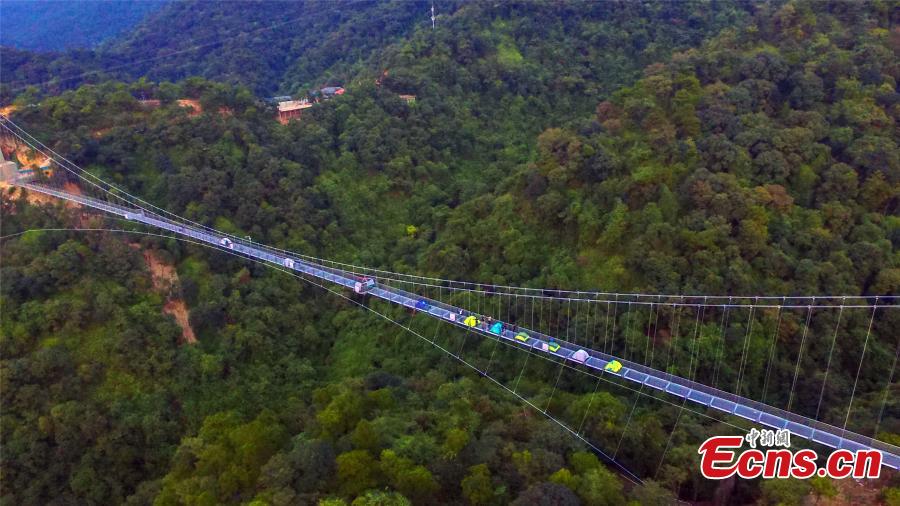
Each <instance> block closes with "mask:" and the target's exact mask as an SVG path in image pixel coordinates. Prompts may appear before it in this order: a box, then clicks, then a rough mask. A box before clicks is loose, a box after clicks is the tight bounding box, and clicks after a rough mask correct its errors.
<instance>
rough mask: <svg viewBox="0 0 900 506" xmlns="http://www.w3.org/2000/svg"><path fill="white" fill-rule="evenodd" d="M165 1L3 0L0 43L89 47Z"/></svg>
mask: <svg viewBox="0 0 900 506" xmlns="http://www.w3.org/2000/svg"><path fill="white" fill-rule="evenodd" d="M165 3H166V0H117V1H115V2H107V1H101V0H81V1H78V2H54V1H34V0H27V1H23V0H4V1H3V2H2V3H0V45H3V46H12V47H16V48H19V49H27V50H34V51H63V50H66V49H74V48H92V47H94V46H96V45H97V44H100V43H101V42H104V41H106V40H108V39H110V38H113V37H116V36H117V35H119V34H121V33H122V32H124V31H126V30H128V29H130V28H132V27H134V26H135V25H136V24H138V23H139V22H140V21H141V20H142V19H144V18H145V17H146V16H147V15H148V14H149V13H151V12H154V11H156V10H158V9H160V8H162V7H163V5H164V4H165Z"/></svg>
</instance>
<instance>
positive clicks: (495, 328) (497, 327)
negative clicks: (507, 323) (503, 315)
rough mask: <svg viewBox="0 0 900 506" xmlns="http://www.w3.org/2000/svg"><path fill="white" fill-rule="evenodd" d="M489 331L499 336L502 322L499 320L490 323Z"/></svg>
mask: <svg viewBox="0 0 900 506" xmlns="http://www.w3.org/2000/svg"><path fill="white" fill-rule="evenodd" d="M491 332H492V333H494V334H497V335H498V336H499V335H500V333H501V332H503V324H502V323H500V322H497V323H495V324H493V325H491Z"/></svg>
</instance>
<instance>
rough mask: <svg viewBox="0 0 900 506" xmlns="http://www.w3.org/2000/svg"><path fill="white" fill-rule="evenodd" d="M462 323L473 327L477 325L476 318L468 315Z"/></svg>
mask: <svg viewBox="0 0 900 506" xmlns="http://www.w3.org/2000/svg"><path fill="white" fill-rule="evenodd" d="M463 323H465V324H466V325H467V326H469V327H474V326H476V325H478V320H476V319H475V317H474V316H472V315H469V317H468V318H466V319H465V320H463Z"/></svg>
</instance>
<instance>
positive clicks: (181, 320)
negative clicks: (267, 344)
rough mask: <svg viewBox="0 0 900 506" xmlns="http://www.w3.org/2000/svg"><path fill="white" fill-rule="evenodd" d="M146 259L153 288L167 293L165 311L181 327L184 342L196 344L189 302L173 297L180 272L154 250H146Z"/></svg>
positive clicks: (133, 245)
mask: <svg viewBox="0 0 900 506" xmlns="http://www.w3.org/2000/svg"><path fill="white" fill-rule="evenodd" d="M135 246H136V247H140V245H137V244H132V247H135ZM144 261H145V262H147V267H148V268H149V269H150V277H151V280H152V282H153V288H154V289H156V291H157V292H159V293H162V294H164V295H166V297H167V298H168V300H167V301H166V304H165V306H163V313H166V314H169V315H172V316H173V317H174V318H175V323H177V324H178V326H179V327H181V338H182V340H183V342H185V343H188V344H194V343H196V342H197V336H196V334H194V329H193V328H191V320H190V312H189V311H188V308H187V304H185V303H184V301H183V300H181V299H179V298H175V297H173V293H172V292H173V289H174V288H175V286H177V284H178V273H177V272H176V271H175V267H174V266H172V265H170V264H167V263H165V262H163V261H162V259H160V258H159V257H158V256H157V255H156V254H155V253H154V252H153V251H152V250H144Z"/></svg>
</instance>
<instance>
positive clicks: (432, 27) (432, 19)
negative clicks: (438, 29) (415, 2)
mask: <svg viewBox="0 0 900 506" xmlns="http://www.w3.org/2000/svg"><path fill="white" fill-rule="evenodd" d="M431 29H432V30H434V2H431Z"/></svg>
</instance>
